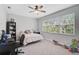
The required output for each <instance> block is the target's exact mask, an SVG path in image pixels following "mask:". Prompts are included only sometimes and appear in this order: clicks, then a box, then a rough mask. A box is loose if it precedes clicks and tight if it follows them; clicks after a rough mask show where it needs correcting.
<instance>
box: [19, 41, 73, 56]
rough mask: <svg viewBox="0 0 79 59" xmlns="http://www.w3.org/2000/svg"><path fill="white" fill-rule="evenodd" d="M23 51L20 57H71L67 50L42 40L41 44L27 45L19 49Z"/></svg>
mask: <svg viewBox="0 0 79 59" xmlns="http://www.w3.org/2000/svg"><path fill="white" fill-rule="evenodd" d="M21 49H22V51H24V54H22V55H71V54H72V53H70V52H69V51H68V50H66V49H64V48H62V47H60V46H56V45H54V44H53V42H50V41H47V40H42V41H41V42H38V43H34V44H30V45H27V46H26V47H22V48H21Z"/></svg>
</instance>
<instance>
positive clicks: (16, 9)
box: [5, 4, 73, 18]
mask: <svg viewBox="0 0 79 59" xmlns="http://www.w3.org/2000/svg"><path fill="white" fill-rule="evenodd" d="M8 6H10V7H11V9H8V8H7V7H8ZM28 6H35V5H34V4H6V5H5V7H6V10H7V12H8V13H9V14H16V15H21V16H27V17H31V18H40V17H43V16H46V15H48V14H51V13H54V12H56V11H59V10H62V9H65V8H68V7H70V6H73V4H43V6H44V8H43V10H45V11H46V13H39V15H37V14H36V13H29V11H32V9H30V8H28Z"/></svg>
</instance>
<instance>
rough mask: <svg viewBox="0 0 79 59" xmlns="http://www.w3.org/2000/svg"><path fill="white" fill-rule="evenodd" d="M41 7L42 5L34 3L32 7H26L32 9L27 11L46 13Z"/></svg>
mask: <svg viewBox="0 0 79 59" xmlns="http://www.w3.org/2000/svg"><path fill="white" fill-rule="evenodd" d="M43 7H44V6H43V5H35V6H34V7H31V6H28V8H30V9H32V10H33V11H29V13H32V12H35V13H37V14H38V13H39V12H42V13H46V11H45V10H42V8H43Z"/></svg>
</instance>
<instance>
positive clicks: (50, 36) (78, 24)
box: [38, 5, 79, 44]
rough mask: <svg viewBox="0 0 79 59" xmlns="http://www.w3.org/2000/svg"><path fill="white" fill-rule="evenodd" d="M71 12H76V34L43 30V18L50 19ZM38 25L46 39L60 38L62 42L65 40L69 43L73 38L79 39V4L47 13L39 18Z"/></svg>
mask: <svg viewBox="0 0 79 59" xmlns="http://www.w3.org/2000/svg"><path fill="white" fill-rule="evenodd" d="M53 8H54V7H53ZM71 13H75V29H76V31H75V35H62V34H53V33H45V32H42V30H41V29H42V28H41V27H42V26H41V24H42V21H43V20H49V19H53V18H55V17H59V16H62V15H66V14H71ZM38 26H39V27H38V28H39V31H40V32H41V34H42V35H43V36H44V37H45V39H48V40H58V41H61V42H63V41H64V42H66V44H67V43H70V41H71V39H73V38H78V39H79V5H75V6H73V7H70V8H67V9H64V10H61V11H58V12H55V13H53V14H50V15H47V16H45V17H42V18H39V19H38Z"/></svg>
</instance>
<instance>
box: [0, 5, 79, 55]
mask: <svg viewBox="0 0 79 59" xmlns="http://www.w3.org/2000/svg"><path fill="white" fill-rule="evenodd" d="M39 8H40V9H39ZM41 9H42V10H41ZM78 10H79V5H75V4H44V5H36V4H2V5H0V13H1V14H0V21H1V22H0V31H1V30H5V31H6V32H7V31H8V30H6V28H8V27H7V24H6V22H8V21H13V22H15V23H16V35H15V36H16V38H15V39H16V42H18V39H19V37H21V36H22V34H24V35H25V38H26V39H27V38H29V37H31V38H29V39H27V40H26V39H24V42H23V45H26V46H23V47H19V48H18V50H20V49H22V51H23V52H24V53H18V54H22V55H70V54H79V53H71V52H70V51H69V50H68V49H65V48H63V47H64V45H66V46H68V47H69V46H70V45H71V41H72V39H77V40H79V26H78V25H79V20H78V17H79V15H78V14H79V12H78ZM64 17H65V18H67V19H68V20H73V21H70V23H69V22H68V21H66V19H65V18H64ZM70 18H71V19H70ZM63 19H65V21H66V25H67V26H66V27H67V28H68V29H69V31H67V28H65V27H64V26H65V23H64V21H63ZM46 23H47V24H46ZM43 24H44V25H43ZM71 24H72V25H71ZM68 26H69V27H68ZM37 33H40V34H37ZM7 35H10V33H7ZM10 36H11V35H10ZM11 38H12V37H11ZM53 40H55V41H56V42H58V43H59V44H57V45H55V44H54V43H55V42H53ZM30 42H31V43H30ZM27 43H30V44H28V45H27ZM15 50H17V49H15ZM1 51H2V50H1ZM1 53H2V52H1Z"/></svg>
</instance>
